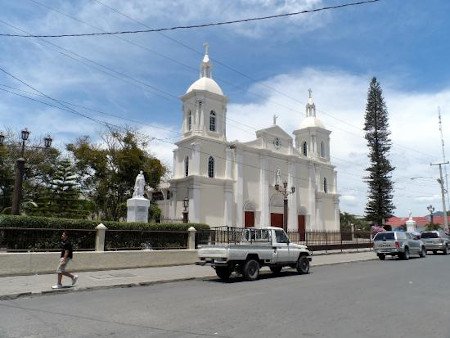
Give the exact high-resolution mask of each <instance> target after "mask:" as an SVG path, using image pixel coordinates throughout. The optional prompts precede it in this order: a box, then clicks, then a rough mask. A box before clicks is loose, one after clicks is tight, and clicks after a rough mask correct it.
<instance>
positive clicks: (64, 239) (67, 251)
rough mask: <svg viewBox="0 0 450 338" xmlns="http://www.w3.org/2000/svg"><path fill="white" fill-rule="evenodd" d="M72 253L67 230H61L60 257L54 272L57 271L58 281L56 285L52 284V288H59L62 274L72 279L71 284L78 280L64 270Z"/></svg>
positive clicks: (75, 276)
mask: <svg viewBox="0 0 450 338" xmlns="http://www.w3.org/2000/svg"><path fill="white" fill-rule="evenodd" d="M72 255H73V248H72V243H70V241H69V234H68V233H67V231H63V233H62V234H61V258H60V259H59V265H58V269H56V272H57V273H58V283H57V284H56V285H53V286H52V289H61V288H62V287H63V286H62V276H63V275H64V276H67V277H70V278H71V279H72V285H75V283H76V282H77V280H78V276H77V275H72V274H71V273H69V272H67V271H66V268H67V264H68V263H69V261H70V260H71V259H72Z"/></svg>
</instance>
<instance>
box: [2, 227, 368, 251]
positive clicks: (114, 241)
mask: <svg viewBox="0 0 450 338" xmlns="http://www.w3.org/2000/svg"><path fill="white" fill-rule="evenodd" d="M260 230H261V229H256V230H253V232H249V231H247V229H244V228H236V227H220V228H212V229H209V230H198V231H197V232H196V234H195V242H196V246H198V245H205V244H216V243H240V242H241V241H243V240H246V241H253V240H263V239H264V238H262V237H261V236H262V234H260V233H258V231H260ZM67 231H68V232H69V235H70V240H71V242H72V244H73V247H74V250H76V251H88V250H95V241H96V233H97V230H95V229H93V230H90V229H89V230H88V229H67ZM61 232H62V230H61V229H46V228H13V227H10V228H0V251H7V252H27V251H36V252H38V251H58V250H59V243H60V241H61ZM288 236H289V239H290V241H291V242H293V243H298V244H305V245H307V246H308V248H309V249H310V250H312V251H317V250H345V249H359V248H371V247H372V244H373V243H372V240H371V236H370V233H369V232H361V231H355V232H340V231H305V232H288ZM188 237H189V232H188V231H159V230H109V229H107V230H106V234H105V247H104V250H106V251H115V250H163V249H186V248H187V246H188Z"/></svg>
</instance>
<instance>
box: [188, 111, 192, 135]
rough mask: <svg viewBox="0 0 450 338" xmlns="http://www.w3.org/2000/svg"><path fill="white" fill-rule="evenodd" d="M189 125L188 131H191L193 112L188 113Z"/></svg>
mask: <svg viewBox="0 0 450 338" xmlns="http://www.w3.org/2000/svg"><path fill="white" fill-rule="evenodd" d="M187 125H188V130H189V131H190V130H191V129H192V112H191V111H190V110H189V111H188V116H187Z"/></svg>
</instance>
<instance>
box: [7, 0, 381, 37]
mask: <svg viewBox="0 0 450 338" xmlns="http://www.w3.org/2000/svg"><path fill="white" fill-rule="evenodd" d="M379 1H381V0H366V1H358V2H351V3H345V4H341V5H335V6H326V7H322V8H315V9H307V10H303V11H298V12H292V13H284V14H275V15H268V16H261V17H255V18H247V19H238V20H230V21H219V22H213V23H204V24H197V25H187V26H174V27H163V28H151V29H141V30H132V31H131V30H130V31H116V32H93V33H76V34H74V33H72V34H54V35H39V34H28V35H22V34H8V33H0V36H4V37H20V38H65V37H80V36H102V35H122V34H138V33H153V32H164V31H174V30H180V29H192V28H205V27H213V26H224V25H231V24H236V23H243V22H253V21H262V20H269V19H277V18H285V17H291V16H296V15H300V14H307V13H317V12H322V11H327V10H333V9H339V8H345V7H350V6H359V5H365V4H370V3H374V2H379Z"/></svg>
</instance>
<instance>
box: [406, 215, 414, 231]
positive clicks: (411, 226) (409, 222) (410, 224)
mask: <svg viewBox="0 0 450 338" xmlns="http://www.w3.org/2000/svg"><path fill="white" fill-rule="evenodd" d="M406 231H408V232H415V231H416V221H414V220H413V219H411V218H410V219H408V220H407V221H406Z"/></svg>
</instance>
